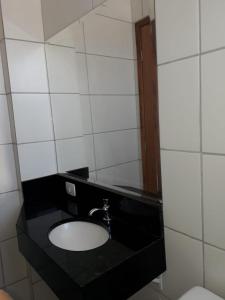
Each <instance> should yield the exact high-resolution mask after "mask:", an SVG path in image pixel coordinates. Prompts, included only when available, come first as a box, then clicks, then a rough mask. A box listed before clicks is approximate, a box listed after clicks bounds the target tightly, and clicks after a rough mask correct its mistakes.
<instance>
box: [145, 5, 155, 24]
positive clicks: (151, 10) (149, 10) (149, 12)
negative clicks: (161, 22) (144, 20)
mask: <svg viewBox="0 0 225 300" xmlns="http://www.w3.org/2000/svg"><path fill="white" fill-rule="evenodd" d="M142 2H143V16H144V17H145V16H150V19H151V20H154V19H155V0H142Z"/></svg>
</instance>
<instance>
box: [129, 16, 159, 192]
mask: <svg viewBox="0 0 225 300" xmlns="http://www.w3.org/2000/svg"><path fill="white" fill-rule="evenodd" d="M151 24H152V25H153V30H154V32H153V36H154V37H155V38H154V39H155V41H154V43H153V45H154V55H155V62H156V63H155V68H156V70H155V72H156V74H157V57H156V31H155V21H151V20H150V17H145V18H144V19H142V20H140V21H138V22H137V23H135V32H136V46H137V65H138V85H139V107H140V120H141V149H142V151H141V152H142V161H143V162H144V161H145V157H146V155H147V154H146V151H145V150H144V148H145V145H146V138H145V130H143V128H144V126H143V122H144V121H143V120H145V115H144V106H145V105H144V104H145V99H144V95H143V89H144V87H143V81H144V80H143V72H142V63H140V62H142V49H141V44H142V42H141V28H142V27H143V26H145V25H151ZM155 82H156V90H155V91H154V92H155V94H156V101H154V120H155V128H154V133H153V135H154V142H153V143H154V145H152V147H153V153H152V154H153V155H154V159H155V163H156V170H157V171H156V174H155V176H156V177H157V186H158V192H157V193H156V194H157V196H160V197H161V195H162V184H161V160H160V136H159V107H158V78H157V75H156V78H155ZM149 130H152V131H153V128H151V129H149ZM149 155H150V153H149ZM147 168H148V167H147ZM142 169H143V184H144V187H145V179H144V176H145V172H146V166H145V165H144V163H143V164H142Z"/></svg>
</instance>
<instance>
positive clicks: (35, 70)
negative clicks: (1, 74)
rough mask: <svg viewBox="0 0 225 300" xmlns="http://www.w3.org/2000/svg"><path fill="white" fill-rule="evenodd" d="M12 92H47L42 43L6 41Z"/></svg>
mask: <svg viewBox="0 0 225 300" xmlns="http://www.w3.org/2000/svg"><path fill="white" fill-rule="evenodd" d="M6 49H7V56H8V66H9V75H10V83H11V91H12V93H17V92H20V93H23V92H25V93H48V81H47V72H46V61H45V51H44V45H43V44H40V43H31V42H23V41H15V40H7V41H6Z"/></svg>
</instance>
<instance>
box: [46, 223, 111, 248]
mask: <svg viewBox="0 0 225 300" xmlns="http://www.w3.org/2000/svg"><path fill="white" fill-rule="evenodd" d="M108 239H109V233H108V231H107V230H106V229H105V228H104V227H102V226H100V225H97V224H94V223H90V222H83V221H74V222H68V223H64V224H62V225H59V226H57V227H55V228H54V229H53V230H52V231H51V232H50V233H49V240H50V241H51V243H52V244H53V245H55V246H57V247H59V248H62V249H65V250H70V251H87V250H91V249H94V248H98V247H100V246H102V245H104V244H105V243H106V242H107V241H108Z"/></svg>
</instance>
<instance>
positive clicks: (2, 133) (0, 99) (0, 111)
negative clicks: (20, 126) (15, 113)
mask: <svg viewBox="0 0 225 300" xmlns="http://www.w3.org/2000/svg"><path fill="white" fill-rule="evenodd" d="M11 142H12V138H11V130H10V121H9V111H8V104H7V97H6V96H5V95H0V144H9V143H11Z"/></svg>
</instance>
